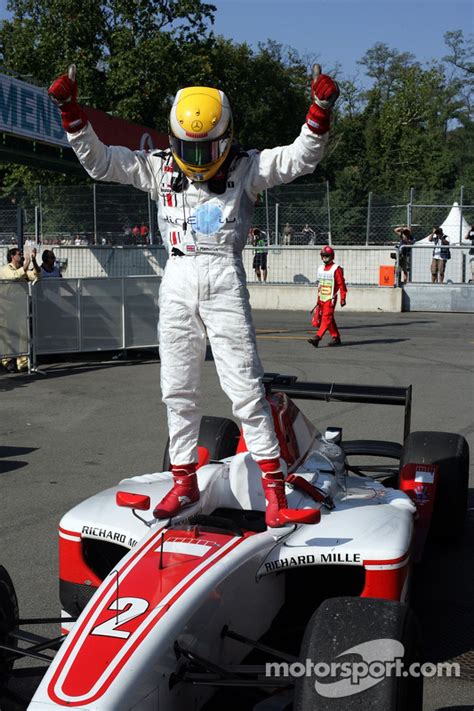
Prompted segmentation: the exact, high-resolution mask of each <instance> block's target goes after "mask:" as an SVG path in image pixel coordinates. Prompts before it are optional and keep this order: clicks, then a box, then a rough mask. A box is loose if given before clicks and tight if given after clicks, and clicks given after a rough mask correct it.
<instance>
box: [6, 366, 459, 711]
mask: <svg viewBox="0 0 474 711" xmlns="http://www.w3.org/2000/svg"><path fill="white" fill-rule="evenodd" d="M264 382H265V385H266V389H267V394H268V399H269V401H270V404H271V408H272V413H273V418H274V423H275V427H276V431H277V435H278V438H279V441H280V446H281V454H282V458H283V459H284V460H285V462H286V465H287V469H288V474H287V479H286V481H287V498H288V503H289V506H290V507H291V508H308V509H313V510H314V511H315V512H317V513H316V514H315V520H316V523H313V524H297V525H295V524H293V525H289V526H285V527H282V528H277V529H275V528H273V529H267V527H266V525H265V517H264V511H265V500H264V496H263V491H262V488H261V483H260V471H259V469H258V467H257V465H256V464H255V462H254V461H253V459H252V457H251V456H250V454H249V453H248V452H247V450H246V446H245V441H244V439H243V437H242V435H241V433H240V431H239V429H238V427H237V425H236V424H235V423H234V422H233V421H231V420H228V419H224V418H216V417H204V418H203V420H202V424H201V430H200V438H199V459H200V467H199V470H198V477H199V488H200V490H201V498H200V500H199V502H197V503H196V504H194V505H192V506H191V507H189V508H188V509H186V510H184V511H182V512H181V514H179V515H177V516H176V517H175V518H173V519H172V520H165V521H164V520H160V521H158V520H156V519H155V518H154V517H153V515H152V513H151V511H152V510H153V506H154V504H156V502H157V501H159V500H160V499H161V498H162V497H163V495H164V494H165V493H166V491H167V490H169V489H170V488H171V485H172V479H171V475H170V473H169V472H168V471H167V470H168V468H169V455H168V450H166V452H165V457H164V462H163V470H164V471H163V472H161V473H154V474H145V475H142V476H135V477H132V478H129V479H124V480H122V481H120V482H119V484H118V485H117V486H115V487H112V488H109V489H107V490H105V491H102V492H100V493H98V494H96V495H95V496H93V497H91V498H89V499H87V500H86V501H84V502H83V503H81V504H79V505H78V506H76V507H75V508H73V509H72V510H71V511H69V512H68V513H67V514H66V515H65V516H64V517H63V518H62V520H61V522H60V526H59V578H60V598H61V605H62V608H63V612H62V615H61V617H60V618H58V620H57V621H59V619H60V620H61V627H62V629H61V635H60V636H58V637H57V638H55V639H52V640H50V639H45V638H42V637H40V636H38V635H31V633H29V632H25V631H24V624H23V622H24V621H22V620H21V619H20V618H19V613H18V604H17V600H16V595H15V591H14V588H13V584H12V581H11V579H10V577H9V575H8V573H7V572H6V570H5V569H3V568H0V623H1V624H0V643H1V647H0V683H1V684H2V685H3V692H4V694H6V695H7V696H8V694H9V691H8V684H9V677H10V676H11V675H13V676H14V675H15V674H16V668H15V661H16V660H18V659H19V658H20V657H24V656H29V657H31V658H32V659H35V660H39V661H40V664H41V665H45V668H44V670H43V671H44V672H45V673H44V676H43V678H42V680H41V682H40V684H39V686H38V688H37V690H36V693H35V694H34V697H33V699H32V700H31V702H30V704H29V706H28V708H29V709H32V710H34V711H46V710H47V709H53V708H62V707H73V708H76V709H100V710H101V711H106V710H112V709H113V710H114V711H122V710H123V711H125V710H126V709H127V710H128V709H139V710H143V711H145V710H148V709H150V710H151V709H154V710H155V711H156V710H159V711H178V710H179V711H190V710H191V709H192V710H194V709H205V710H210V709H221V708H223V707H224V706H225V707H226V708H227V709H228V710H229V711H230V710H231V709H234V708H235V709H239V710H240V711H243V710H244V709H255V711H257V709H258V711H264V710H265V709H268V710H269V709H280V710H282V709H295V711H296V710H302V709H304V710H308V711H309V710H313V709H314V710H320V709H324V710H328V711H329V710H330V711H333V710H335V709H346V710H347V709H348V710H349V711H350V710H351V709H355V708H357V709H361V708H364V709H367V708H370V707H373V708H376V709H384V711H393V710H395V709H397V710H402V709H403V711H407V710H409V709H421V708H422V679H421V677H419V676H418V677H415V676H411V675H407V674H400V675H385V676H380V675H379V678H377V679H375V680H374V679H372V680H370V682H367V680H365V681H364V682H363V683H362V684H360V683H359V685H358V684H357V683H356V682H355V681H354V679H353V678H352V677H348V676H347V674H346V673H345V671H347V670H345V669H344V666H341V665H337V664H335V665H334V664H333V662H334V661H335V660H338V659H349V660H354V659H359V660H360V658H361V657H362V659H365V660H366V661H367V660H369V661H370V660H374V659H375V660H378V661H379V662H383V661H386V660H387V659H391V660H393V659H394V658H397V659H398V660H400V662H401V663H403V665H406V667H404V668H408V666H409V665H410V664H412V663H414V662H417V661H419V659H420V639H419V630H418V624H417V621H416V618H415V616H414V614H413V613H412V611H411V609H410V606H409V597H410V581H411V571H412V567H413V564H414V563H416V562H417V561H418V560H419V559H420V558H421V556H422V553H423V547H424V545H425V542H426V540H427V538H428V536H436V537H438V538H445V539H450V538H452V539H454V538H456V536H458V535H459V534H460V532H461V530H462V526H463V518H464V513H465V509H466V502H467V485H468V470H469V450H468V445H467V443H466V441H465V439H464V438H463V437H462V436H460V435H457V434H451V433H446V432H410V415H411V388H400V387H377V386H360V385H336V384H334V383H333V384H329V385H327V384H321V383H314V382H298V381H297V379H296V378H295V377H293V376H280V375H277V374H268V375H267V376H265V379H264ZM298 399H308V400H326V401H332V400H334V401H339V402H360V403H378V404H387V405H388V404H393V405H401V406H403V407H404V413H405V420H404V435H403V444H399V443H397V442H386V441H378V440H377V441H374V440H356V441H344V438H343V437H342V431H341V429H340V428H337V427H331V428H328V429H327V431H325V433H324V434H322V433H321V432H319V431H318V429H317V428H316V427H315V426H314V425H313V424H312V423H311V422H310V421H309V420H308V418H307V417H306V416H305V415H304V414H303V412H302V411H301V410H300V409H299V408H298V407H297V405H296V404H295V400H298ZM374 462H375V463H374ZM36 621H38V622H39V621H41V620H36ZM26 622H28V623H29V624H31V623H32V622H35V620H28V621H26ZM387 640H388V642H389V643H390V644H389V652H388V653H387V646H386V645H385V647H383V645H382V647H383V648H382V647H381V645H380V642H381V641H382V642H384V641H385V642H387ZM370 645H372V647H371V646H370ZM390 645H391V646H390ZM374 650H375V651H374ZM384 650H385V651H384ZM53 651H54V652H55V654H54V655H53V654H52V652H53ZM384 655H385V657H384ZM390 655H391V656H390ZM308 664H310V665H312V666H310V667H309V669H310V673H302V672H301V669H302V666H301V665H303V666H304V667H305V670H306V668H308ZM46 665H47V666H46ZM313 669H319V671H320V672H321V674H320V677H317V676H315V674H314V673H312V670H313ZM18 671H21V673H22V674H25V673H28V668H27V669H21V670H18ZM31 671H32V673H34V672H35V671H36V669H35V668H34V667H33V668H32V669H31ZM322 671H324V672H326V673H325V676H322ZM359 682H360V680H359ZM10 693H11V692H10Z"/></svg>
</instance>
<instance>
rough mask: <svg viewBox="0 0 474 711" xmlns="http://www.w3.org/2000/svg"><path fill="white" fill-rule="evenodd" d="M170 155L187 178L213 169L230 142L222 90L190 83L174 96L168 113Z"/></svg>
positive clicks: (228, 113)
mask: <svg viewBox="0 0 474 711" xmlns="http://www.w3.org/2000/svg"><path fill="white" fill-rule="evenodd" d="M169 133H170V136H169V138H170V146H171V152H172V154H173V158H174V159H175V161H176V163H177V164H178V165H179V167H180V168H181V170H182V171H183V173H184V174H185V175H187V177H188V178H189V179H190V180H193V181H199V182H201V181H204V180H209V179H210V178H212V176H213V175H215V174H216V173H217V171H218V170H219V168H220V167H221V165H222V163H223V162H224V161H225V159H226V158H227V156H228V154H229V151H230V147H231V145H232V135H233V126H232V111H231V109H230V104H229V101H228V99H227V97H226V95H225V94H224V92H223V91H219V89H211V88H209V87H207V86H190V87H187V88H186V89H181V90H180V91H178V93H177V94H176V96H175V99H174V102H173V106H172V107H171V113H170V131H169Z"/></svg>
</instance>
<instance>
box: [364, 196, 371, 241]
mask: <svg viewBox="0 0 474 711" xmlns="http://www.w3.org/2000/svg"><path fill="white" fill-rule="evenodd" d="M371 213H372V193H369V199H368V202H367V228H366V232H365V246H366V247H368V246H369V241H370V217H371Z"/></svg>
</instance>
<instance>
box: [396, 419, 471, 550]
mask: <svg viewBox="0 0 474 711" xmlns="http://www.w3.org/2000/svg"><path fill="white" fill-rule="evenodd" d="M410 462H415V463H417V464H437V465H438V468H439V469H438V481H437V485H436V496H435V502H434V507H433V516H432V519H431V525H430V532H429V535H430V537H431V538H434V539H436V540H439V541H452V540H455V539H457V538H459V537H460V536H461V535H462V532H463V529H464V519H465V517H466V510H467V497H468V488H469V445H468V443H467V442H466V440H465V439H464V437H463V436H462V435H459V434H454V433H451V432H412V433H411V434H409V435H408V437H407V438H406V440H405V444H404V446H403V451H402V456H401V459H400V469H401V468H402V467H403V466H404V465H405V464H409V463H410Z"/></svg>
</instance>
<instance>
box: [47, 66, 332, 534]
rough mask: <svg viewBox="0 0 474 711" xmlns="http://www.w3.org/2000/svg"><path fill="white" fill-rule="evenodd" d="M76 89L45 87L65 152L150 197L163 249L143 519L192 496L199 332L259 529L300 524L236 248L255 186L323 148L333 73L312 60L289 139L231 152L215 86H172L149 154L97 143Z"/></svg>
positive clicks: (301, 514) (68, 77)
mask: <svg viewBox="0 0 474 711" xmlns="http://www.w3.org/2000/svg"><path fill="white" fill-rule="evenodd" d="M77 91H78V89H77V81H76V70H75V67H74V65H71V67H70V68H69V71H68V73H67V74H63V75H61V76H60V77H59V78H58V79H56V80H55V81H54V82H53V84H52V85H51V87H50V88H49V91H48V93H49V95H50V97H51V99H52V100H53V101H54V103H55V104H57V105H58V106H59V107H60V110H61V119H62V124H63V127H64V129H65V130H66V132H67V136H68V139H69V142H70V144H71V146H72V148H73V149H74V151H75V153H76V155H77V157H78V158H79V160H80V162H81V163H82V165H83V166H84V168H85V169H86V170H87V172H88V173H89V175H90V176H91V177H92V178H93V179H95V180H104V181H108V182H117V183H126V184H129V185H133V186H134V187H136V188H138V189H140V190H144V191H146V192H148V193H149V194H150V195H151V197H152V199H153V200H155V201H156V203H157V207H158V224H159V228H160V232H161V235H162V237H163V241H164V243H165V245H166V248H167V251H168V255H169V259H168V260H167V263H166V267H165V271H164V275H163V280H162V284H161V289H160V319H159V342H160V359H161V389H162V397H163V402H164V403H165V405H166V407H167V414H168V428H169V437H170V444H169V450H170V459H171V463H172V465H171V473H172V475H173V480H174V485H173V487H172V489H171V490H170V491H169V492H168V494H166V496H165V497H164V499H163V500H162V501H161V502H160V503H159V504H158V505H157V506H156V508H155V510H154V515H155V517H156V518H169V517H170V516H174V515H175V514H177V513H178V512H179V511H181V509H183V508H184V507H185V506H189V505H191V504H193V503H195V502H196V501H198V500H199V488H198V482H197V477H196V462H197V459H198V458H197V441H198V435H199V426H200V420H201V410H200V371H201V366H202V363H203V361H204V359H205V353H206V334H207V336H208V338H209V342H210V345H211V348H212V353H213V356H214V360H215V363H216V368H217V373H218V376H219V380H220V383H221V386H222V389H223V390H224V392H225V393H226V394H227V396H228V397H229V398H230V400H231V401H232V406H233V409H232V411H233V413H234V415H235V417H237V418H238V419H239V420H240V422H241V424H242V431H243V435H244V438H245V442H246V445H247V448H248V451H249V452H250V453H251V455H252V457H253V458H254V460H255V461H256V462H257V463H258V465H259V467H260V469H261V472H262V485H263V489H264V493H265V499H266V504H267V509H266V523H267V526H270V527H278V526H283V525H285V524H287V523H291V522H310V520H311V519H312V516H313V513H314V512H312V511H311V510H297V509H288V507H287V501H286V496H285V485H284V475H283V472H282V466H281V463H280V449H279V445H278V440H277V438H276V435H275V430H274V426H273V420H272V415H271V411H270V407H269V404H268V403H267V401H266V398H265V392H264V388H263V385H262V375H263V368H262V365H261V362H260V359H259V356H258V353H257V346H256V338H255V330H254V327H253V323H252V317H251V311H250V304H249V294H248V291H247V288H246V280H245V272H244V267H243V264H242V250H243V248H244V246H245V243H246V237H247V234H248V231H249V228H250V225H251V224H252V217H253V211H254V205H255V202H256V200H257V196H258V193H259V192H261V191H262V190H265V189H267V188H271V187H273V186H274V185H280V184H282V183H289V182H290V181H292V180H294V179H295V178H297V177H298V176H300V175H304V174H307V173H312V172H313V171H314V169H315V168H316V165H317V164H318V163H319V161H320V160H321V158H322V157H323V154H324V149H325V145H326V142H327V132H328V131H329V127H330V115H331V108H332V106H333V104H334V102H335V101H336V99H337V97H338V95H339V89H338V86H337V84H336V82H335V81H333V79H331V78H330V77H329V76H327V75H325V74H321V73H320V68H319V65H315V72H314V77H313V81H312V101H311V106H310V108H309V112H308V115H307V117H306V122H305V124H304V125H303V127H302V129H301V132H300V134H299V136H298V137H297V138H296V140H295V141H294V142H293V143H292V144H291V145H289V146H282V147H277V148H273V149H268V150H263V151H261V152H259V151H257V150H250V151H243V150H242V149H241V148H240V147H239V146H238V144H237V143H236V142H235V141H234V140H233V126H232V112H231V108H230V105H229V101H228V100H227V97H226V95H225V94H224V92H223V91H220V90H218V89H213V88H210V87H205V86H192V87H187V88H184V89H181V90H180V91H178V93H177V94H176V97H175V99H174V103H173V106H172V108H171V113H170V118H169V141H170V148H169V149H167V150H152V151H144V150H141V151H132V150H129V149H128V148H125V147H121V146H106V145H104V144H103V143H102V142H101V141H100V140H99V139H98V137H97V135H96V134H95V132H94V130H93V128H92V126H91V124H90V123H89V120H88V117H87V114H86V112H85V110H84V108H83V107H82V106H81V105H80V104H78V102H77Z"/></svg>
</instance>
